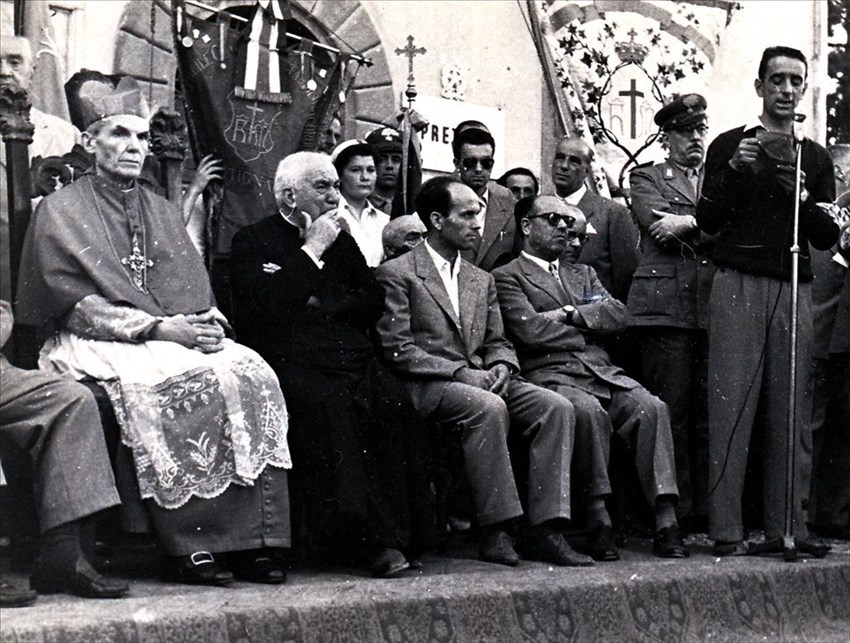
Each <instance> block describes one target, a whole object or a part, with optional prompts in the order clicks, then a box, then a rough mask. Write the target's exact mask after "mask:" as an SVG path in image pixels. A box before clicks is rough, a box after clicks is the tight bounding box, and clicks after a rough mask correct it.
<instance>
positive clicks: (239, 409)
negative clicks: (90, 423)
mask: <svg viewBox="0 0 850 643" xmlns="http://www.w3.org/2000/svg"><path fill="white" fill-rule="evenodd" d="M41 363H42V368H52V369H53V370H56V371H58V372H60V373H64V374H66V375H71V376H73V377H75V378H77V379H81V378H83V377H92V378H95V379H97V380H99V382H100V384H101V385H102V386H103V387H104V388H105V389H106V391H107V393H108V395H109V398H110V401H111V402H112V405H113V408H114V409H115V415H116V417H117V419H118V423H119V425H120V426H121V435H122V441H123V442H124V444H126V445H127V446H128V447H130V449H132V451H133V459H134V462H135V465H136V474H137V477H138V482H139V489H140V491H141V494H142V498H152V499H153V500H154V501H155V502H156V503H157V504H158V505H160V506H162V507H164V508H166V509H176V508H177V507H180V506H182V505H184V504H185V503H186V502H187V501H188V500H189V499H190V498H192V497H193V496H197V497H199V498H214V497H216V496H218V495H220V494H222V493H223V492H224V491H225V490H226V489H227V487H228V486H229V485H230V484H239V485H245V486H251V485H252V484H253V483H254V480H256V478H257V477H258V476H259V475H260V473H262V471H263V470H264V469H265V468H266V467H267V466H275V467H281V468H290V467H291V466H292V464H291V459H290V455H289V448H288V446H287V441H286V434H287V429H288V415H287V410H286V402H285V401H284V398H283V393H282V392H281V390H280V386H279V384H278V381H277V377H276V376H275V374H274V371H272V369H271V367H270V366H269V365H268V364H266V363H265V362H264V361H263V360H262V358H261V357H260V356H259V355H257V354H256V353H255V352H254V351H252V350H251V349H249V348H247V347H245V346H242V345H240V344H236V343H235V342H232V341H230V340H224V350H222V351H220V352H217V353H210V354H203V353H200V352H198V351H193V350H190V349H187V348H183V347H182V346H180V345H178V344H174V343H172V342H146V343H137V344H132V343H128V342H116V341H100V340H94V339H85V338H82V337H79V336H77V335H75V334H73V333H69V332H68V331H63V332H61V333H59V334H58V336H57V337H56V338H55V339H54V340H51V341H48V342H47V343H46V344H45V348H44V349H43V350H42V360H41Z"/></svg>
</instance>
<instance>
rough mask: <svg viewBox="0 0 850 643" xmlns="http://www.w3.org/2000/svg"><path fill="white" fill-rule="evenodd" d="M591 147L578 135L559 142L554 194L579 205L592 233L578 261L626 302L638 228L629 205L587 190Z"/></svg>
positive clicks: (554, 174) (615, 295)
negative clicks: (593, 231)
mask: <svg viewBox="0 0 850 643" xmlns="http://www.w3.org/2000/svg"><path fill="white" fill-rule="evenodd" d="M592 162H593V150H592V149H591V148H590V146H589V145H588V144H587V143H585V142H584V141H583V140H582V139H580V138H578V137H573V138H570V137H567V138H564V139H562V140H561V141H559V142H558V146H557V147H556V148H555V158H554V159H553V160H552V182H553V183H554V184H555V193H556V194H557V195H558V196H559V197H561V198H562V199H564V201H565V202H566V203H568V204H569V205H575V206H578V208H579V209H580V210H581V211H582V212H584V216H585V217H586V218H587V225H588V227H589V228H590V229H591V230H595V232H596V233H595V234H593V235H591V239H590V241H588V242H587V244H586V245H585V246H584V248H582V251H581V255H580V256H579V259H578V260H579V263H584V264H587V265H588V266H591V267H593V269H594V270H595V271H596V274H597V275H598V276H599V281H601V282H602V285H603V286H605V290H607V291H608V292H609V293H611V294H612V295H614V297H616V298H617V299H619V300H620V301H621V302H623V303H625V302H626V295H628V293H629V286H630V285H631V283H632V275H633V274H634V272H635V268H636V267H637V246H638V231H637V227H636V226H635V224H634V221H632V217H631V215H630V214H629V210H628V208H626V207H625V206H623V205H620V204H619V203H617V202H616V201H612V200H611V199H606V198H605V197H603V196H600V195H598V194H596V193H595V192H593V191H591V190H588V189H587V186H586V185H585V182H586V181H587V178H588V177H589V176H590V173H591V170H592V167H591V163H592Z"/></svg>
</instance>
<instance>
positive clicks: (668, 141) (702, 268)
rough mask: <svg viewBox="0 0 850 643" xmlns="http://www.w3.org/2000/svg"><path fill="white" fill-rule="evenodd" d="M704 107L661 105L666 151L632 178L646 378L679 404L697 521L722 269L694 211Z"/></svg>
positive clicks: (682, 506) (697, 99)
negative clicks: (714, 303) (713, 315)
mask: <svg viewBox="0 0 850 643" xmlns="http://www.w3.org/2000/svg"><path fill="white" fill-rule="evenodd" d="M705 109H706V102H705V98H703V97H702V96H700V95H699V94H686V95H684V96H679V97H677V98H675V99H674V100H672V101H670V102H669V103H668V104H667V105H665V106H664V107H662V108H661V109H660V110H659V111H658V113H657V114H656V115H655V123H656V125H658V126H659V127H660V128H661V132H662V134H661V140H662V144H663V145H664V147H665V148H666V149H667V153H668V155H667V160H666V161H664V162H662V163H656V164H654V165H652V164H647V165H641V166H638V167H637V168H635V169H634V171H632V173H631V177H630V180H629V184H630V186H631V190H632V211H633V212H634V215H635V218H636V219H637V222H638V225H639V226H640V230H641V242H640V246H641V257H640V264H639V265H638V268H637V270H636V271H635V276H634V280H633V281H632V287H631V289H630V290H629V312H630V313H631V319H630V322H629V324H630V326H631V327H632V329H634V331H635V333H636V336H637V337H638V338H639V339H640V341H639V342H638V347H639V350H640V355H641V365H642V369H643V382H644V383H645V384H646V385H647V388H648V389H649V390H650V391H652V392H653V393H654V394H655V395H658V397H660V398H661V399H662V400H664V402H665V403H666V404H667V406H668V407H669V408H670V420H671V423H672V428H673V442H674V446H675V452H676V475H677V482H678V486H679V505H678V508H677V510H678V513H679V518H680V519H682V518H686V519H687V527H688V528H689V529H692V530H694V531H705V530H706V529H707V526H708V524H707V522H708V521H707V515H708V508H707V507H706V506H705V504H704V503H705V498H706V493H707V492H708V486H707V485H708V398H707V392H706V377H707V367H708V295H709V292H710V290H711V281H712V279H713V278H714V270H715V268H714V264H713V263H712V262H711V245H712V239H711V238H710V237H708V236H707V235H705V234H701V233H700V231H699V229H698V228H697V224H696V219H695V218H694V213H695V211H696V205H697V200H698V198H699V185H700V182H701V181H702V173H703V159H704V158H705V146H706V139H705V137H706V134H707V133H708V124H707V121H706V112H705ZM682 524H683V526H685V525H686V523H685V521H683V523H682Z"/></svg>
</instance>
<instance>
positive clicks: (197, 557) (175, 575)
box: [162, 551, 233, 586]
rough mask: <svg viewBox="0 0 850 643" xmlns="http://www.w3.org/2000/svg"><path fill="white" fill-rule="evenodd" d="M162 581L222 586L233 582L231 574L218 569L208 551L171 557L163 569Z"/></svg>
mask: <svg viewBox="0 0 850 643" xmlns="http://www.w3.org/2000/svg"><path fill="white" fill-rule="evenodd" d="M162 577H163V580H167V581H171V582H174V583H183V584H185V585H214V586H223V585H227V584H229V583H232V582H233V574H232V573H230V572H229V571H227V570H226V569H222V568H221V567H219V565H218V563H217V562H216V561H215V558H213V555H212V554H211V553H209V552H208V551H196V552H195V553H194V554H191V555H190V556H176V557H172V558H171V559H170V560H169V561H168V562H167V563H166V564H165V567H164V569H163V574H162Z"/></svg>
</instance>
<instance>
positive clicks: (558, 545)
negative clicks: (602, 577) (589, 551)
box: [525, 529, 593, 567]
mask: <svg viewBox="0 0 850 643" xmlns="http://www.w3.org/2000/svg"><path fill="white" fill-rule="evenodd" d="M525 555H526V558H529V559H531V560H539V561H542V562H544V563H551V564H553V565H559V566H561V567H591V566H592V565H593V559H592V558H591V557H590V556H585V555H584V554H580V553H579V552H577V551H575V550H574V549H573V548H572V547H570V544H569V543H568V542H567V539H566V538H564V535H563V534H561V533H558V532H548V533H547V532H541V531H540V530H535V529H532V532H531V533H530V534H529V537H528V543H527V545H526V551H525Z"/></svg>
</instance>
